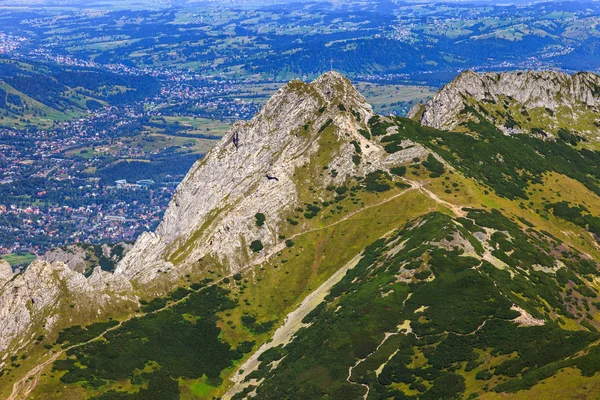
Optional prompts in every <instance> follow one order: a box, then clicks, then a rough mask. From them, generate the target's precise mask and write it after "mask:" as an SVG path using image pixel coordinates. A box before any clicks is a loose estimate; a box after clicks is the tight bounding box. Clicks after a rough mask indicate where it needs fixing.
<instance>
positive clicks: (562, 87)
mask: <svg viewBox="0 0 600 400" xmlns="http://www.w3.org/2000/svg"><path fill="white" fill-rule="evenodd" d="M599 107H600V77H599V76H598V75H596V74H593V73H576V74H573V75H569V74H566V73H563V72H557V71H524V72H522V71H517V72H501V73H496V72H487V73H483V74H477V73H475V72H473V71H470V70H469V71H465V72H463V73H461V74H460V75H459V76H458V77H456V78H455V79H454V80H453V81H452V82H450V83H448V84H447V85H446V86H444V87H443V88H442V89H441V90H440V91H439V92H438V93H437V94H436V95H435V96H434V97H433V98H432V99H431V100H429V101H428V102H427V104H425V106H422V105H417V106H415V108H413V110H411V112H410V113H409V117H411V118H414V119H418V120H419V122H421V123H422V124H423V125H427V126H431V127H433V128H437V129H447V130H451V129H455V128H457V127H458V126H460V125H463V124H465V123H466V122H467V121H469V120H478V119H481V118H485V119H488V120H489V121H490V122H492V123H495V124H496V123H497V124H498V125H499V126H500V127H501V128H503V129H504V131H505V132H506V133H523V132H530V131H531V129H532V128H539V127H542V126H543V127H545V128H546V129H548V130H550V131H552V132H553V133H555V131H557V130H558V129H560V128H561V127H562V128H565V129H570V128H571V125H573V123H576V122H577V120H578V116H580V115H582V114H585V113H597V112H598V110H599ZM472 109H476V110H478V111H479V112H478V114H479V115H477V116H475V115H474V114H473V112H471V111H469V110H472ZM535 109H539V110H540V113H536V114H541V115H540V117H539V121H538V120H535V119H533V117H531V116H530V115H529V114H530V113H529V111H531V110H535ZM561 114H564V115H563V116H562V117H561V118H559V117H558V116H559V115H561ZM576 125H581V124H576ZM581 128H582V131H583V132H584V133H585V134H594V132H595V131H596V129H595V128H594V127H593V126H591V125H590V126H582V127H581Z"/></svg>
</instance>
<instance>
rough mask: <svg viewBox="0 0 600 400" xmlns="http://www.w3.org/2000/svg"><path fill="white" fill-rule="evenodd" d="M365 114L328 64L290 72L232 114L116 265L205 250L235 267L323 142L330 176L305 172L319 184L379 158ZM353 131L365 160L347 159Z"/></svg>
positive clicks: (182, 265) (276, 215) (289, 203)
mask: <svg viewBox="0 0 600 400" xmlns="http://www.w3.org/2000/svg"><path fill="white" fill-rule="evenodd" d="M373 115H374V113H373V111H372V108H371V106H370V105H369V104H368V103H367V102H366V100H365V99H364V98H363V97H362V96H361V95H360V94H359V93H358V92H357V91H356V89H355V88H354V87H353V86H352V84H351V83H350V81H349V80H348V79H346V78H344V77H343V76H341V75H340V74H338V73H336V72H329V73H327V74H324V75H323V76H321V77H320V78H318V79H317V80H315V81H314V82H312V83H310V84H307V83H304V82H301V81H292V82H290V83H289V84H287V85H286V86H284V87H283V88H282V89H280V90H279V92H277V93H276V94H275V95H274V96H273V97H272V98H271V99H270V100H269V101H268V102H267V104H266V105H265V106H264V108H263V109H262V110H261V111H260V112H259V113H258V114H257V115H256V116H255V117H254V118H252V120H250V121H248V122H238V123H236V124H234V125H233V126H232V127H231V129H230V130H229V132H228V133H227V135H226V136H225V138H224V139H223V140H221V142H220V143H219V144H218V145H217V146H216V147H215V148H214V149H213V150H211V151H210V153H209V154H208V155H207V156H206V157H205V158H204V159H203V160H200V161H198V162H197V163H196V164H195V165H194V166H193V167H192V169H191V170H190V172H189V173H188V175H187V176H186V177H185V179H184V180H183V182H182V183H181V184H180V185H179V187H178V188H177V191H176V193H175V195H174V198H173V200H172V201H171V204H170V205H169V207H168V209H167V211H166V212H165V215H164V219H163V221H162V223H161V224H160V226H159V227H158V229H157V230H156V232H154V233H145V234H143V235H142V236H141V237H140V238H139V240H138V241H137V243H136V244H135V246H134V248H133V249H132V250H131V251H130V252H129V253H128V254H127V256H126V257H125V258H124V260H123V261H122V262H121V263H120V264H119V265H118V267H117V270H116V274H118V275H122V276H126V277H127V278H131V279H134V280H136V281H139V282H141V283H144V282H149V281H151V280H153V279H155V278H156V277H157V276H158V274H160V273H161V272H163V273H164V272H167V271H171V270H173V269H176V270H178V271H179V273H185V271H186V266H189V264H191V263H194V262H195V261H196V260H198V259H200V258H202V257H204V256H206V255H211V256H213V257H215V258H216V259H218V260H219V261H220V262H221V263H222V264H223V265H226V266H227V268H228V269H229V271H230V272H235V271H237V270H239V269H241V268H243V267H244V266H246V265H247V264H248V258H250V259H252V258H253V257H258V256H257V255H252V254H247V253H248V250H247V247H248V246H247V244H249V243H251V242H252V241H253V240H257V239H260V240H261V241H262V242H263V244H264V246H265V248H267V247H269V246H272V245H273V244H275V243H276V242H277V241H280V240H279V239H278V226H279V225H280V223H281V222H282V221H283V220H284V219H285V218H284V215H285V212H286V210H292V209H293V208H295V207H297V206H298V192H299V190H300V189H299V186H300V185H301V184H302V182H300V180H301V179H300V178H299V177H297V176H295V173H296V171H297V169H298V168H300V167H302V166H307V165H310V164H311V162H313V159H314V158H315V157H316V156H317V155H318V154H319V153H320V154H321V155H322V154H323V152H329V153H330V154H329V156H330V157H331V162H330V163H329V167H330V168H331V169H335V170H336V171H337V172H338V174H337V176H336V177H335V178H333V177H330V176H329V175H328V176H327V177H323V180H322V181H321V182H315V181H311V182H310V185H312V186H321V187H325V186H326V185H328V184H331V183H340V182H343V181H344V180H345V179H346V178H347V177H348V176H356V175H364V174H365V173H367V172H368V171H371V170H374V169H377V168H380V167H381V166H382V164H385V162H386V161H385V160H386V157H387V156H388V154H387V153H386V152H385V151H384V150H383V149H382V148H381V147H380V146H379V145H377V144H376V143H375V142H372V141H370V140H368V139H366V138H365V137H363V136H362V135H361V134H360V133H359V129H364V128H366V127H367V125H368V120H369V119H370V118H371V117H372V116H373ZM328 127H332V128H334V129H333V135H332V137H331V139H329V138H328V139H327V141H328V142H334V143H325V140H323V139H322V138H323V135H325V134H326V132H327V128H328ZM353 141H354V142H356V143H357V144H358V145H359V146H361V149H362V156H363V157H364V159H365V161H368V163H367V162H363V163H360V165H355V163H354V162H353V160H352V154H354V145H353V144H351V142H353ZM324 146H327V149H324V148H321V147H324ZM412 151H413V152H414V151H419V148H415V149H412ZM399 156H400V157H401V156H402V154H395V155H394V157H396V158H397V157H399ZM413 156H414V155H413ZM396 161H397V160H396ZM257 213H262V214H264V215H265V216H266V221H267V223H266V224H265V226H264V227H257V226H256V225H255V222H254V216H255V215H256V214H257ZM175 266H177V268H174V267H175Z"/></svg>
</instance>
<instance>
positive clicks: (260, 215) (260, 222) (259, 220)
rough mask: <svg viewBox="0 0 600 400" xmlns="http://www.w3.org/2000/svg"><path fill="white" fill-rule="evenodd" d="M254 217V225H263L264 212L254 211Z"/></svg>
mask: <svg viewBox="0 0 600 400" xmlns="http://www.w3.org/2000/svg"><path fill="white" fill-rule="evenodd" d="M254 218H256V226H263V225H264V224H265V214H263V213H256V215H255V216H254Z"/></svg>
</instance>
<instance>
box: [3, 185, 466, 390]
mask: <svg viewBox="0 0 600 400" xmlns="http://www.w3.org/2000/svg"><path fill="white" fill-rule="evenodd" d="M402 180H403V181H404V182H406V183H408V184H409V185H410V186H411V187H410V188H408V189H406V190H403V191H402V192H400V193H397V194H395V195H393V196H391V197H388V198H387V199H385V200H383V201H380V202H379V203H375V204H371V205H369V206H366V207H362V208H359V209H358V210H355V211H353V212H351V213H349V214H347V215H345V216H344V217H343V218H341V219H340V220H338V221H336V222H333V223H331V224H329V225H325V226H322V227H318V228H314V229H310V230H307V231H303V232H299V233H296V234H295V235H292V236H290V237H289V239H294V238H297V237H299V236H302V235H305V234H308V233H312V232H316V231H319V230H323V229H328V228H331V227H334V226H336V225H338V224H341V223H342V222H344V221H347V220H348V219H350V218H352V217H353V216H355V215H357V214H359V213H361V212H363V211H365V210H368V209H371V208H374V207H378V206H381V205H383V204H386V203H389V202H390V201H392V200H394V199H396V198H398V197H400V196H402V195H404V194H405V193H407V192H409V191H411V190H419V191H421V192H424V193H426V194H427V195H428V196H429V197H430V198H431V199H433V200H434V201H435V202H437V203H438V204H440V205H442V206H444V207H446V208H449V209H450V210H452V211H453V212H454V213H455V214H456V215H457V216H461V217H464V216H466V212H465V211H463V210H462V208H461V207H459V206H457V205H455V204H452V203H449V202H447V201H445V200H442V199H440V198H439V197H438V196H437V195H436V194H435V193H433V192H431V191H430V190H428V189H426V188H424V187H423V183H422V182H417V181H412V180H410V179H406V178H402ZM284 248H285V242H282V243H279V244H278V245H277V246H275V247H274V248H273V249H272V250H270V251H269V252H268V253H267V254H265V255H264V256H262V257H260V258H259V259H257V260H255V261H254V262H253V263H251V264H250V265H249V267H251V266H254V265H257V264H261V263H263V262H265V261H266V260H268V259H269V258H271V257H272V256H273V255H274V254H276V253H278V252H280V251H282V250H283V249H284ZM359 259H360V254H358V255H356V256H355V257H354V258H353V259H352V260H350V261H349V262H348V263H347V264H346V265H345V266H344V267H342V268H340V269H339V270H338V271H337V272H336V273H334V274H333V275H332V276H331V277H330V278H329V279H328V280H327V281H326V282H325V283H323V284H322V285H321V286H320V287H319V288H318V289H316V290H315V291H314V292H312V293H311V294H309V295H308V296H307V297H306V298H305V299H304V300H303V301H302V303H301V304H300V306H299V307H298V308H297V309H296V310H295V311H293V312H292V313H290V314H288V316H287V317H286V320H285V322H284V325H282V326H281V327H280V328H279V329H278V330H277V331H276V332H275V334H274V336H273V341H272V342H270V343H267V344H264V345H263V346H262V347H261V348H260V349H259V350H258V351H257V352H256V353H255V354H253V355H252V357H250V358H249V359H248V360H247V361H246V362H245V363H244V364H243V365H242V366H241V367H240V368H239V369H238V370H242V369H243V370H244V373H243V374H238V375H235V376H233V377H232V378H231V379H232V381H233V382H234V386H233V387H232V388H231V389H230V390H229V391H228V392H227V393H226V394H225V397H224V398H225V399H228V398H230V397H231V396H232V395H233V394H235V393H236V392H237V391H240V390H242V388H243V387H244V384H243V382H242V381H243V379H244V378H245V377H246V375H248V374H249V373H250V372H252V371H254V370H255V369H256V367H257V366H258V357H259V356H260V354H262V352H264V351H265V350H267V349H269V348H272V347H275V346H278V345H280V344H283V343H286V342H287V341H289V339H290V338H291V337H292V335H293V334H294V333H295V332H296V331H297V330H298V329H299V328H300V327H301V325H302V323H301V321H302V319H303V318H304V317H305V316H306V315H307V314H308V313H309V312H310V311H312V309H313V308H314V307H315V306H316V305H318V304H319V303H320V302H321V301H323V299H324V298H325V296H326V295H327V293H328V292H329V290H330V289H331V287H333V285H335V284H336V283H337V282H339V281H340V280H341V279H342V278H343V277H344V275H345V273H346V271H348V270H349V269H351V268H354V266H356V264H357V263H358V260H359ZM231 276H233V274H231V275H230V276H229V277H231ZM215 284H217V283H212V284H210V285H208V286H207V287H210V286H212V285H215ZM207 287H205V288H204V289H206V288H207ZM204 289H201V290H204ZM192 293H195V292H192ZM190 294H191V293H190ZM188 297H189V295H188V296H185V297H184V298H182V299H180V300H178V301H176V302H173V303H169V304H168V305H167V306H166V307H164V308H162V309H160V310H155V311H151V312H149V313H146V314H134V315H132V316H131V317H130V318H127V319H126V320H123V321H121V322H120V323H119V324H118V325H115V326H114V327H111V328H109V329H107V330H106V331H104V332H103V333H102V334H100V335H98V336H97V337H95V338H93V339H90V340H89V341H87V342H85V343H79V344H75V345H73V346H70V347H68V348H65V349H61V350H60V351H59V352H57V353H55V354H53V355H52V356H51V357H50V358H49V359H47V360H46V361H44V362H42V363H40V364H38V365H36V366H35V367H33V368H32V369H31V370H30V371H29V372H27V373H26V374H25V375H24V376H23V377H22V378H21V379H19V380H18V381H16V382H15V383H14V384H13V388H12V392H11V394H10V396H9V397H8V399H7V400H21V399H25V398H27V397H28V396H29V395H30V394H31V393H32V392H33V390H34V389H35V388H36V387H37V385H38V383H39V378H40V375H41V373H42V371H43V370H44V369H45V368H46V367H47V366H48V365H50V364H51V363H53V362H54V361H56V360H57V359H58V358H59V357H60V356H61V355H62V354H64V353H65V352H66V351H67V350H70V349H72V348H76V347H80V346H83V345H85V344H88V343H91V342H94V341H96V340H99V339H100V338H102V337H103V336H104V335H105V334H106V333H108V332H110V331H112V330H114V329H117V328H119V327H121V325H122V324H123V323H125V322H127V321H129V320H131V319H133V318H137V317H141V316H144V315H148V314H152V313H155V312H159V311H162V310H164V309H167V308H170V307H173V306H175V305H176V304H179V303H181V302H183V301H185V300H187V298H188ZM357 365H358V364H357ZM367 394H368V393H367Z"/></svg>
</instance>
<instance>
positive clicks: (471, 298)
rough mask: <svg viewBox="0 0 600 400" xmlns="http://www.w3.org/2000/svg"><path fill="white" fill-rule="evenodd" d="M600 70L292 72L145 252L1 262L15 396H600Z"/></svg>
mask: <svg viewBox="0 0 600 400" xmlns="http://www.w3.org/2000/svg"><path fill="white" fill-rule="evenodd" d="M597 82H598V77H597V76H596V75H594V74H591V73H578V74H574V75H572V76H570V75H566V74H560V73H555V72H523V73H502V74H483V75H478V74H475V73H473V72H465V73H463V74H461V75H460V76H459V77H457V78H456V80H455V81H453V82H452V83H450V84H448V85H446V86H445V87H444V88H443V89H441V90H440V92H439V93H438V94H437V95H435V96H434V97H433V99H432V100H430V101H429V102H428V103H426V104H424V105H422V106H419V107H417V108H415V109H414V110H413V111H412V112H411V114H410V118H403V117H398V116H393V115H388V116H383V115H377V114H376V113H374V111H373V109H372V107H371V106H370V105H369V104H368V103H367V102H366V100H365V99H364V97H363V96H362V95H361V94H360V93H359V92H358V91H357V90H356V89H355V88H354V87H353V85H352V84H351V82H350V81H349V80H348V79H347V78H345V77H343V76H342V75H340V74H338V73H336V72H328V73H326V74H324V75H322V76H321V77H319V78H318V79H316V80H315V81H313V82H311V83H305V82H302V81H297V80H295V81H291V82H290V83H288V84H287V85H284V86H283V87H282V88H281V89H280V90H279V91H278V92H277V93H276V94H275V95H274V96H273V97H272V98H271V99H270V100H269V101H268V102H267V103H266V105H265V106H264V107H263V108H262V110H260V112H258V114H256V116H254V118H252V119H251V120H249V121H247V122H237V123H235V124H234V125H233V126H231V128H230V129H229V131H228V132H227V134H226V135H225V136H224V137H223V139H222V140H221V141H220V142H219V144H218V145H217V146H216V147H214V148H213V149H212V150H211V151H210V152H209V153H208V154H207V155H206V157H204V158H203V159H202V160H200V161H198V162H197V163H196V164H195V165H194V166H193V167H192V168H191V170H190V171H189V173H188V174H187V176H186V177H185V179H184V180H183V182H182V183H181V184H180V185H179V187H178V188H177V190H176V193H175V195H174V197H173V199H172V201H171V203H170V205H169V207H168V209H167V211H166V212H165V214H164V218H163V220H162V222H161V224H160V225H159V227H158V228H157V229H156V230H155V231H154V232H151V233H145V234H143V235H142V236H141V237H140V238H139V239H138V240H137V242H136V243H135V244H134V245H133V246H129V245H125V244H119V245H114V246H112V247H111V246H91V247H90V246H81V245H78V246H70V247H66V248H61V249H55V250H52V251H50V252H48V253H47V254H46V255H45V256H44V257H43V258H40V259H38V260H36V261H35V262H34V263H32V264H31V265H30V266H29V267H28V268H27V269H25V270H24V271H20V272H17V273H14V272H13V271H12V268H10V266H8V265H7V264H5V263H0V284H1V285H2V289H1V291H0V326H2V329H1V330H0V359H1V363H2V364H1V367H0V368H1V372H0V396H2V397H3V398H10V399H21V398H31V399H44V400H46V399H54V398H56V399H63V398H69V399H87V398H94V399H115V398H118V399H148V398H159V399H177V398H183V399H197V398H201V399H216V398H223V399H242V398H256V399H317V398H329V399H391V398H394V399H454V398H490V399H491V398H505V397H510V398H515V399H518V398H523V399H528V398H556V396H559V397H560V398H595V397H598V395H599V394H600V392H598V389H597V388H598V387H599V386H598V385H599V383H600V374H599V373H598V372H600V367H599V366H598V362H597V360H598V357H600V347H598V343H600V333H599V329H600V302H598V297H599V292H600V287H599V286H598V281H599V279H600V263H599V261H600V245H599V244H598V243H599V242H600V214H598V211H597V210H599V209H600V197H599V196H600V168H599V167H600V153H599V152H598V151H597V138H598V129H599V128H598V127H597V126H596V124H595V123H596V118H597V107H598V101H600V100H599V99H598V91H597V87H598V86H597ZM566 116H569V118H571V120H565V119H564V118H566ZM569 121H570V122H569ZM112 267H114V272H109V271H108V270H111V269H112Z"/></svg>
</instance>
